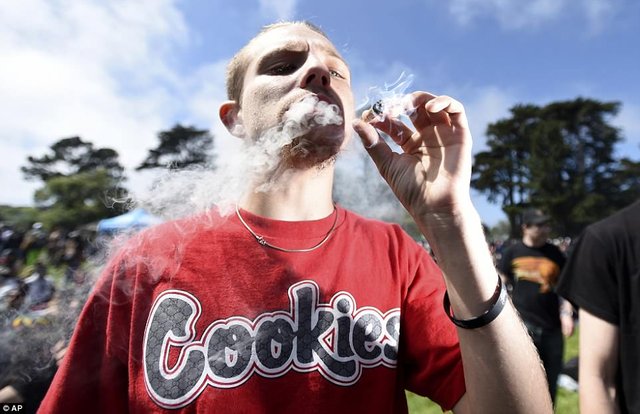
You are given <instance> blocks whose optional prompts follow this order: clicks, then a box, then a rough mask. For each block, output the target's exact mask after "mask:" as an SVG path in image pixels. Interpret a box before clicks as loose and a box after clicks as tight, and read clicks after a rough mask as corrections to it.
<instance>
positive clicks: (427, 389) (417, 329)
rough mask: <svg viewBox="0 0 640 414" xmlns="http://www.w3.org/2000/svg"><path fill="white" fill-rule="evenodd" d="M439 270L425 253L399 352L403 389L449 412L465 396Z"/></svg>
mask: <svg viewBox="0 0 640 414" xmlns="http://www.w3.org/2000/svg"><path fill="white" fill-rule="evenodd" d="M444 292H445V286H444V280H443V279H442V274H441V272H440V269H439V268H438V267H437V266H436V264H435V263H434V262H433V260H432V259H431V258H430V257H429V256H428V255H427V254H426V253H424V254H423V255H422V254H421V255H420V263H419V264H418V266H417V272H416V275H415V278H414V279H413V282H412V283H411V285H410V287H409V291H408V294H407V298H406V301H405V305H404V308H403V310H402V315H403V316H402V322H401V326H402V331H401V333H400V352H401V354H403V355H404V357H403V359H402V361H403V366H402V367H401V369H402V370H403V372H404V376H405V381H406V383H405V388H406V389H408V390H409V391H411V392H414V393H416V394H419V395H422V396H425V397H428V398H430V399H431V400H433V401H435V402H436V403H438V404H439V405H440V406H441V407H442V409H443V410H450V409H452V408H453V407H454V406H455V404H456V403H457V402H458V400H459V399H460V398H461V397H462V396H463V395H464V393H465V390H466V389H465V383H464V372H463V369H462V357H461V355H460V346H459V340H458V334H457V332H456V328H455V326H454V325H453V323H451V321H450V320H449V319H448V318H447V316H446V314H445V312H444V308H443V306H442V299H443V296H444Z"/></svg>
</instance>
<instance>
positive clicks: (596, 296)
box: [558, 201, 640, 414]
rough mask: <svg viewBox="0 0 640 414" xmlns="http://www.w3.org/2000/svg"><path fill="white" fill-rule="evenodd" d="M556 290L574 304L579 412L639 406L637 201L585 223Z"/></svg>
mask: <svg viewBox="0 0 640 414" xmlns="http://www.w3.org/2000/svg"><path fill="white" fill-rule="evenodd" d="M558 293H559V294H561V295H562V296H563V297H565V298H567V299H568V300H570V301H571V302H573V303H574V305H575V306H576V307H578V308H579V309H580V311H579V316H580V362H579V384H580V390H579V392H580V412H581V413H583V414H590V413H598V414H599V413H611V412H619V413H622V414H624V413H638V412H640V358H639V355H640V352H639V351H640V201H636V202H635V203H634V204H632V205H631V206H629V207H627V208H625V209H623V210H621V211H620V212H618V213H616V214H614V215H612V216H611V217H609V218H607V219H604V220H602V221H600V222H597V223H595V224H592V225H591V226H589V227H587V228H586V229H585V231H584V232H583V234H582V235H581V236H580V238H579V239H578V241H577V242H576V243H575V245H574V246H573V248H572V250H571V253H570V255H569V260H568V262H567V266H566V267H565V269H564V271H563V272H562V275H561V277H560V282H559V283H558Z"/></svg>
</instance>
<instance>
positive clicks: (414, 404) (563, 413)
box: [407, 329, 579, 414]
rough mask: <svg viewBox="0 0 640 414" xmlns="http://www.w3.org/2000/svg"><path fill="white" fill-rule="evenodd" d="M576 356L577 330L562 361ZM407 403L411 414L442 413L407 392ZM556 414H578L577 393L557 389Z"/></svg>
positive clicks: (422, 399) (566, 347)
mask: <svg viewBox="0 0 640 414" xmlns="http://www.w3.org/2000/svg"><path fill="white" fill-rule="evenodd" d="M577 355H578V329H576V332H575V333H574V334H573V336H571V338H569V339H567V340H566V341H565V349H564V359H565V361H566V360H568V359H571V358H573V357H575V356H577ZM407 402H408V404H409V412H410V413H411V414H439V413H442V410H441V409H440V406H438V405H437V404H435V403H433V402H431V401H429V400H428V399H426V398H423V397H420V396H417V395H415V394H412V393H410V392H407ZM556 404H557V406H556V413H557V414H578V412H579V411H578V393H577V392H570V391H567V390H565V389H563V388H558V395H557V396H556Z"/></svg>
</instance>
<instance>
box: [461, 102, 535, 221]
mask: <svg viewBox="0 0 640 414" xmlns="http://www.w3.org/2000/svg"><path fill="white" fill-rule="evenodd" d="M539 114H540V108H539V107H537V106H535V105H517V106H514V107H513V108H511V118H508V119H503V120H499V121H497V122H496V123H494V124H490V125H489V126H488V127H487V146H488V147H489V150H487V151H483V152H479V153H477V154H476V156H475V162H474V174H473V178H472V183H471V184H472V186H473V187H474V188H476V189H477V190H479V191H480V192H482V193H484V194H486V195H487V198H488V199H489V201H491V202H498V203H501V204H502V206H503V211H504V212H505V214H506V215H507V218H508V220H509V224H510V225H511V228H513V229H515V228H516V227H517V217H518V214H519V212H520V210H522V206H523V205H525V204H527V203H528V198H529V177H530V173H529V169H528V162H529V157H530V147H531V136H532V130H533V129H535V128H536V125H537V123H538V120H539V118H540V115H539Z"/></svg>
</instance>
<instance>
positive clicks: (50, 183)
mask: <svg viewBox="0 0 640 414" xmlns="http://www.w3.org/2000/svg"><path fill="white" fill-rule="evenodd" d="M50 149H51V151H50V153H49V154H45V155H43V156H41V157H34V156H29V157H28V158H27V160H28V164H27V165H26V166H23V167H22V168H21V169H22V172H23V173H24V175H25V177H26V178H27V179H30V180H37V179H39V180H42V182H43V187H42V188H40V189H39V190H37V191H36V193H35V196H34V199H35V202H36V206H37V207H38V208H39V209H40V210H41V213H40V214H39V217H38V219H39V221H42V222H43V223H44V224H45V226H46V227H48V228H51V227H55V226H61V227H65V228H68V229H73V228H76V227H79V226H81V225H84V224H88V223H91V222H94V221H96V220H99V219H102V218H105V217H111V216H114V215H116V214H119V213H121V212H122V209H117V208H113V206H114V200H118V199H124V198H125V194H126V190H125V189H124V188H123V187H122V182H123V181H124V180H125V177H124V168H123V167H122V165H121V164H120V161H119V159H118V153H117V152H116V151H115V150H113V149H111V148H95V147H94V145H93V143H91V142H87V141H83V140H82V139H81V138H80V137H71V138H63V139H61V140H59V141H57V142H56V143H54V144H53V145H51V147H50Z"/></svg>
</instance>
